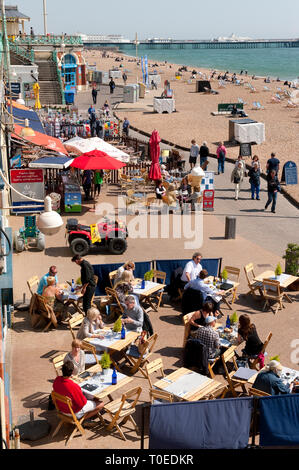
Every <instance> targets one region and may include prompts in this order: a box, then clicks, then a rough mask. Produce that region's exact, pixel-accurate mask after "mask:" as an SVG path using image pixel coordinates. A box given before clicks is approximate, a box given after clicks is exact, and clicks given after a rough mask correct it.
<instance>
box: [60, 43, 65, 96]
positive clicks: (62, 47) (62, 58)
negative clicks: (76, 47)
mask: <svg viewBox="0 0 299 470" xmlns="http://www.w3.org/2000/svg"><path fill="white" fill-rule="evenodd" d="M61 50H62V56H61V72H62V74H61V77H62V88H63V90H62V91H63V93H64V92H65V67H64V50H65V44H64V42H63V41H62V43H61Z"/></svg>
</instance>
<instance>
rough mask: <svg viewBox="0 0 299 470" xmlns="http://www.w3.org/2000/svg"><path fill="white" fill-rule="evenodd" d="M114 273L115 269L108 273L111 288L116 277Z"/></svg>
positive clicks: (115, 272)
mask: <svg viewBox="0 0 299 470" xmlns="http://www.w3.org/2000/svg"><path fill="white" fill-rule="evenodd" d="M116 274H117V269H115V270H114V271H111V272H110V273H109V281H110V285H111V288H112V289H113V284H114V279H115V277H116Z"/></svg>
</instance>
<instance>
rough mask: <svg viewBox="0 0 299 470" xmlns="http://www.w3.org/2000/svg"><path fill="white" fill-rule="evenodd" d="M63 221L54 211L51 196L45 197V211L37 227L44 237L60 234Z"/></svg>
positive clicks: (39, 218) (40, 216)
mask: <svg viewBox="0 0 299 470" xmlns="http://www.w3.org/2000/svg"><path fill="white" fill-rule="evenodd" d="M62 225H63V220H62V218H61V216H60V215H59V214H58V213H57V212H55V211H52V201H51V198H50V196H46V197H45V211H44V212H43V213H42V214H40V215H39V217H38V220H37V227H38V229H39V230H40V231H41V232H42V233H43V234H44V235H55V234H56V233H58V232H59V230H60V228H61V226H62Z"/></svg>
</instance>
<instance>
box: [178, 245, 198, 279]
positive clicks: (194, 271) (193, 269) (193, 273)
mask: <svg viewBox="0 0 299 470" xmlns="http://www.w3.org/2000/svg"><path fill="white" fill-rule="evenodd" d="M201 259H202V254H201V253H199V252H198V251H197V252H196V253H194V255H193V256H192V260H191V261H188V263H187V264H186V266H185V268H184V271H183V274H182V276H181V280H182V281H183V282H190V281H193V280H194V279H196V278H197V276H198V275H199V273H200V271H201V270H202V265H201V264H200V261H201Z"/></svg>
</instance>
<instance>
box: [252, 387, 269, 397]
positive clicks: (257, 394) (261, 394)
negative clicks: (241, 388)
mask: <svg viewBox="0 0 299 470" xmlns="http://www.w3.org/2000/svg"><path fill="white" fill-rule="evenodd" d="M248 395H250V396H254V397H270V396H271V395H270V393H266V392H263V391H262V390H258V389H257V388H253V387H251V388H249V389H248Z"/></svg>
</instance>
